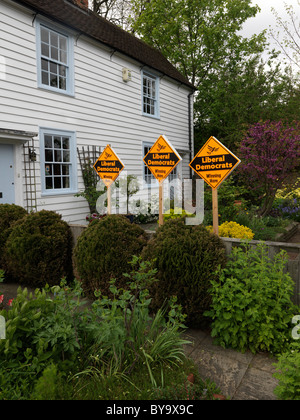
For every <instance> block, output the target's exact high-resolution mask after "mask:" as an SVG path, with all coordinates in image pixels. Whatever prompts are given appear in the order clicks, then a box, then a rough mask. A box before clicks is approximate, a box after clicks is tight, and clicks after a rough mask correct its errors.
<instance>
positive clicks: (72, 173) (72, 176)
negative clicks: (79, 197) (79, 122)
mask: <svg viewBox="0 0 300 420" xmlns="http://www.w3.org/2000/svg"><path fill="white" fill-rule="evenodd" d="M47 135H48V136H57V137H62V138H63V137H68V138H69V152H70V160H69V161H68V163H66V166H68V167H69V174H68V175H69V187H68V188H51V189H47V188H46V176H47V170H48V168H46V166H51V163H48V162H47V161H46V160H45V149H46V147H45V136H47ZM39 138H40V162H41V187H42V196H49V195H63V194H75V193H77V192H78V187H77V155H76V150H77V144H76V133H75V132H74V131H66V130H55V129H53V128H45V127H41V128H40V130H39ZM52 149H53V150H54V146H53V147H52ZM48 150H50V149H48ZM57 150H60V149H57ZM61 150H63V149H61ZM55 162H57V163H55ZM54 164H57V165H63V164H64V162H63V161H61V162H60V161H56V160H55V157H53V165H54ZM46 169H47V170H46ZM61 170H62V168H61ZM58 177H60V178H62V177H63V174H62V173H61V174H60V175H58ZM52 178H54V172H53V170H52Z"/></svg>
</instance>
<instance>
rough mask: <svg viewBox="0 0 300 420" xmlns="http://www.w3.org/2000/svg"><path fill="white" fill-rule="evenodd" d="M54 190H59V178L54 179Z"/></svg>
mask: <svg viewBox="0 0 300 420" xmlns="http://www.w3.org/2000/svg"><path fill="white" fill-rule="evenodd" d="M54 188H57V189H59V188H61V177H55V178H54Z"/></svg>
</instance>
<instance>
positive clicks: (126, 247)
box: [73, 215, 147, 298]
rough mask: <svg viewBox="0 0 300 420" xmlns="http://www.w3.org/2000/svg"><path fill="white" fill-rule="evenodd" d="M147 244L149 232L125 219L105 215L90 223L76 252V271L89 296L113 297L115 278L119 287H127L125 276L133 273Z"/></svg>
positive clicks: (78, 241)
mask: <svg viewBox="0 0 300 420" xmlns="http://www.w3.org/2000/svg"><path fill="white" fill-rule="evenodd" d="M146 242H147V235H146V233H145V231H144V230H143V229H142V228H141V227H140V226H138V225H135V224H133V223H130V222H129V220H128V219H127V218H126V217H124V216H119V215H110V216H105V217H104V218H102V219H100V220H95V221H93V222H92V223H90V225H89V226H88V227H87V229H86V230H85V231H84V232H83V233H82V234H81V235H80V237H79V238H78V240H77V244H76V246H75V248H74V251H73V264H74V272H75V275H76V277H78V278H79V279H80V280H81V282H82V287H83V290H84V292H85V293H86V295H87V296H89V297H91V298H94V291H95V290H100V291H101V293H102V294H104V295H109V294H110V292H109V286H110V285H109V281H110V280H111V278H115V279H116V285H117V287H118V288H122V287H125V286H126V280H125V278H124V277H123V273H127V272H128V271H129V270H130V264H129V262H130V261H131V260H132V256H133V255H137V256H139V254H140V253H141V251H142V249H143V247H144V246H145V245H146Z"/></svg>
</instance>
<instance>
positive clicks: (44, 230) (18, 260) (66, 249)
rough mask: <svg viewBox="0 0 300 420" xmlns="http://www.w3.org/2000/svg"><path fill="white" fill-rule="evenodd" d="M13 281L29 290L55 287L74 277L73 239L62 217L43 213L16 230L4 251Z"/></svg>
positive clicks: (40, 212) (31, 218) (30, 217)
mask: <svg viewBox="0 0 300 420" xmlns="http://www.w3.org/2000/svg"><path fill="white" fill-rule="evenodd" d="M4 258H5V265H6V268H7V270H8V272H9V274H11V275H12V277H13V278H14V279H15V280H16V281H18V283H20V284H26V285H27V286H34V287H35V286H44V285H46V284H49V285H50V286H51V285H55V284H57V283H59V282H60V280H61V278H62V277H67V278H70V277H71V274H72V235H71V230H70V227H69V225H68V224H67V223H66V222H65V221H63V220H62V218H61V215H59V214H57V213H55V212H53V211H47V210H42V211H39V212H36V213H31V214H29V215H28V216H26V217H25V218H24V219H21V220H19V221H17V222H15V224H14V225H13V227H12V230H11V233H10V235H9V237H8V239H7V241H6V246H5V251H4Z"/></svg>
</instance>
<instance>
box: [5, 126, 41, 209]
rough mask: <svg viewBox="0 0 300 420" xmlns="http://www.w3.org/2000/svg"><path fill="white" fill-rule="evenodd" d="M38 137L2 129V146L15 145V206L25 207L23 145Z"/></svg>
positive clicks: (25, 132)
mask: <svg viewBox="0 0 300 420" xmlns="http://www.w3.org/2000/svg"><path fill="white" fill-rule="evenodd" d="M34 137H37V133H33V132H27V131H19V130H6V129H0V144H10V145H13V159H14V163H13V165H14V187H15V204H16V205H19V206H22V207H24V203H25V200H24V187H23V178H24V162H23V160H24V156H23V144H25V143H27V142H28V141H29V140H32V139H33V138H34Z"/></svg>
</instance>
